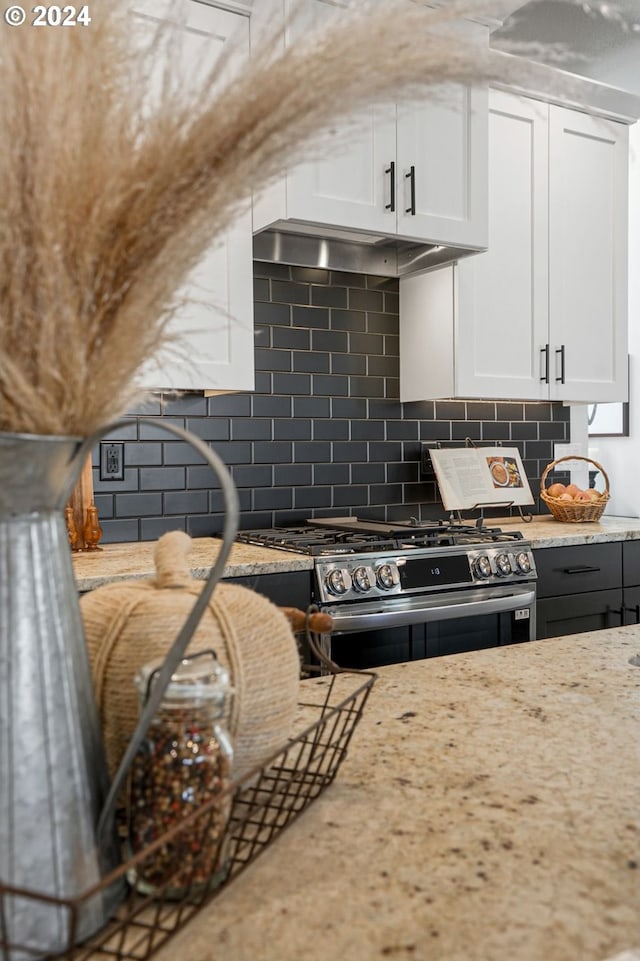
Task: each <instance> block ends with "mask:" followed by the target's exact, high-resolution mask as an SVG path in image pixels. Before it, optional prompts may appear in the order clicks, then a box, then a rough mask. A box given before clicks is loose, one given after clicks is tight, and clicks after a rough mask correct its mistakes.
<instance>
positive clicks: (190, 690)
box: [135, 650, 231, 702]
mask: <svg viewBox="0 0 640 961" xmlns="http://www.w3.org/2000/svg"><path fill="white" fill-rule="evenodd" d="M163 664H164V658H158V659H156V660H154V661H149V662H148V663H147V664H143V666H142V667H141V668H140V670H139V671H138V673H137V675H136V678H135V683H136V687H137V689H138V694H139V695H140V697H141V698H142V699H143V700H144V701H146V700H147V699H148V697H149V694H150V692H151V690H152V688H153V685H154V684H155V683H156V681H157V679H158V676H159V674H160V671H161V670H162V666H163ZM230 690H231V689H230V686H229V672H228V670H227V669H226V668H225V667H223V666H222V665H221V664H219V663H218V661H217V659H216V655H215V651H213V650H207V651H201V652H199V653H197V654H193V655H191V656H190V657H184V658H183V659H182V661H181V662H180V664H179V665H178V667H177V668H176V670H175V671H174V672H173V674H172V675H171V680H170V681H169V684H168V685H167V687H166V690H165V692H164V695H163V698H166V699H167V700H172V701H189V700H194V699H196V700H210V701H216V702H221V701H223V700H224V698H225V697H226V696H227V694H229V693H230Z"/></svg>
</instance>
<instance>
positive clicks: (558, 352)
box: [556, 344, 564, 384]
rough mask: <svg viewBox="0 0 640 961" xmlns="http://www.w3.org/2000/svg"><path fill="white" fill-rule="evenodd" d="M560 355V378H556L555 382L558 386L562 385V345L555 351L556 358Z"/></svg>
mask: <svg viewBox="0 0 640 961" xmlns="http://www.w3.org/2000/svg"><path fill="white" fill-rule="evenodd" d="M558 354H560V376H559V377H556V381H557V383H559V384H564V344H562V346H561V347H560V348H559V349H558V350H556V357H557V356H558Z"/></svg>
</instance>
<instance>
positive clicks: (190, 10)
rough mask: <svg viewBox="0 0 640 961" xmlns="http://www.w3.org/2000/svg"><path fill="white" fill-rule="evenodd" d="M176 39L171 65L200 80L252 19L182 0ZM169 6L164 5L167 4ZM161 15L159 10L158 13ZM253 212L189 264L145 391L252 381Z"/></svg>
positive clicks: (245, 38)
mask: <svg viewBox="0 0 640 961" xmlns="http://www.w3.org/2000/svg"><path fill="white" fill-rule="evenodd" d="M178 6H179V8H180V11H181V16H182V17H183V20H182V19H181V20H180V22H179V23H178V22H176V27H175V29H176V39H175V44H174V45H173V55H174V57H175V62H176V69H179V70H181V71H184V72H185V76H186V78H187V82H188V83H189V82H192V80H193V81H197V79H198V76H201V75H202V73H203V71H206V70H207V69H209V68H210V67H211V65H212V64H213V63H214V62H215V60H216V59H217V58H218V57H219V56H220V54H221V52H222V50H223V48H224V46H225V44H226V43H227V41H228V40H229V39H230V38H231V37H233V40H234V44H235V43H237V44H238V47H237V49H238V50H239V51H240V53H242V54H244V53H246V54H247V55H248V53H249V18H248V16H245V15H243V14H241V13H235V12H230V11H229V10H224V9H218V8H217V7H214V6H210V5H208V4H202V3H198V2H194V0H186V2H185V0H183V2H182V4H180V5H176V7H175V8H174V9H176V10H177V9H178ZM165 9H166V8H165ZM134 10H135V14H134V15H137V20H138V26H139V27H142V28H143V29H144V26H145V24H146V26H147V29H149V28H151V27H153V25H154V20H155V21H156V22H157V17H158V16H159V14H158V12H157V11H158V10H160V11H162V6H160V7H158V4H157V2H156V0H136V2H135V5H134ZM160 15H161V14H160ZM252 243H253V237H252V224H251V212H250V211H246V212H243V213H240V214H239V216H238V217H237V218H236V219H235V221H234V224H233V226H232V227H231V228H230V229H229V230H228V231H227V233H226V234H225V235H224V236H223V237H221V238H219V240H218V242H217V243H215V244H213V245H212V247H211V248H210V250H208V251H207V253H206V254H205V255H204V257H203V258H202V260H201V262H200V263H199V264H198V265H197V267H196V268H195V269H194V270H193V271H192V273H191V275H190V278H189V281H188V283H187V284H186V285H185V287H184V289H182V290H181V291H179V292H178V294H177V298H178V300H179V301H180V302H182V304H183V306H181V307H180V310H179V312H178V313H177V314H176V316H175V317H174V318H173V320H172V322H171V326H170V333H171V335H172V338H173V343H172V345H171V346H170V347H169V348H167V349H166V350H165V351H164V352H163V353H162V354H161V356H160V357H159V358H158V361H157V363H156V362H155V361H154V363H153V364H151V363H150V364H149V365H148V366H147V367H146V368H145V370H144V371H143V373H142V378H141V382H142V387H143V388H145V389H148V390H163V389H176V390H205V391H214V392H215V391H226V390H252V389H253V386H254V335H253V281H252V277H253V259H252V257H253V250H252Z"/></svg>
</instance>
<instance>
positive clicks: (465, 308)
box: [455, 91, 548, 400]
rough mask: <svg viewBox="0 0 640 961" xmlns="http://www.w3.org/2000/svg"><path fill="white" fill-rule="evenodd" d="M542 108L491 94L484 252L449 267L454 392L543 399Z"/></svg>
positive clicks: (545, 229)
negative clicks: (452, 300) (452, 297)
mask: <svg viewBox="0 0 640 961" xmlns="http://www.w3.org/2000/svg"><path fill="white" fill-rule="evenodd" d="M547 109H548V108H547V105H546V104H543V103H540V102H538V101H535V100H528V99H525V98H523V97H519V96H515V95H514V94H508V93H503V92H500V91H491V92H490V98H489V249H488V250H487V251H486V252H485V253H481V254H478V255H477V256H473V257H468V258H466V259H464V260H461V261H460V262H459V263H458V265H457V266H456V268H455V269H456V274H457V283H456V292H457V305H456V332H455V341H456V351H457V369H456V393H457V394H458V395H459V396H467V397H504V398H524V399H530V400H535V399H544V398H546V397H548V386H547V384H546V383H545V380H544V377H545V366H546V354H545V352H544V347H545V344H546V343H547V341H548V335H547V331H548V301H547V261H548V220H547V192H548V190H547V188H548V177H547V171H548V163H547V158H548V138H547Z"/></svg>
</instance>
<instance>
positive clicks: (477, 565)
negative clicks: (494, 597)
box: [473, 554, 491, 577]
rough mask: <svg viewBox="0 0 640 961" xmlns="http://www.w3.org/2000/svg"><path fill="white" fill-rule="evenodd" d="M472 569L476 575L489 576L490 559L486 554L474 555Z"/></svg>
mask: <svg viewBox="0 0 640 961" xmlns="http://www.w3.org/2000/svg"><path fill="white" fill-rule="evenodd" d="M473 569H474V571H475V572H476V574H477V575H478V577H491V561H490V560H489V558H488V557H487V555H486V554H481V555H480V557H476V559H475V561H474V562H473Z"/></svg>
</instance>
